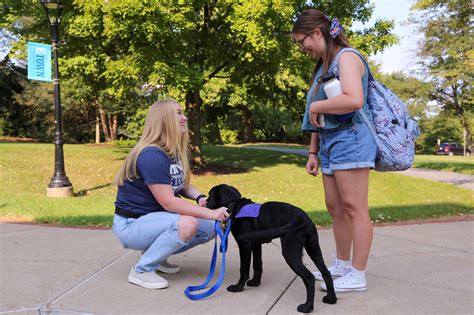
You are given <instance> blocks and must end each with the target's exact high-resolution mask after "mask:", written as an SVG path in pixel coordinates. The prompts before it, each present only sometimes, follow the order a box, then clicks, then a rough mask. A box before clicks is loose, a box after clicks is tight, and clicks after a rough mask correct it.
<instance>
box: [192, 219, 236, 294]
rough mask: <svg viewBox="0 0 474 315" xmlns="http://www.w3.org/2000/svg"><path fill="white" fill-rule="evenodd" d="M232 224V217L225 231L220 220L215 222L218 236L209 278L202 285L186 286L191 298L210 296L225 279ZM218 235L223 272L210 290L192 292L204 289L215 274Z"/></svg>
mask: <svg viewBox="0 0 474 315" xmlns="http://www.w3.org/2000/svg"><path fill="white" fill-rule="evenodd" d="M230 226H231V219H229V224H228V226H227V229H226V231H225V232H224V233H223V232H222V229H221V226H220V223H219V221H216V222H215V224H214V228H215V231H216V238H215V242H214V251H213V253H212V261H211V265H210V268H209V275H208V276H207V279H206V280H205V281H204V282H203V283H202V284H200V285H197V286H189V287H187V288H186V290H185V291H184V294H186V296H187V297H188V298H189V299H191V300H194V301H196V300H201V299H203V298H205V297H208V296H209V295H211V294H213V293H214V292H216V291H217V290H218V289H219V287H220V286H221V284H222V282H223V281H224V275H225V253H226V252H227V238H228V236H229V232H230ZM217 237H219V238H220V239H221V246H220V251H221V252H222V263H221V265H222V266H221V272H220V274H219V279H218V280H217V282H216V284H214V285H213V286H212V287H211V288H209V290H207V291H205V292H202V293H197V294H193V293H191V292H194V291H199V290H202V289H204V288H205V287H206V286H207V285H208V284H209V282H210V281H211V279H212V276H213V275H214V271H215V267H216V261H217Z"/></svg>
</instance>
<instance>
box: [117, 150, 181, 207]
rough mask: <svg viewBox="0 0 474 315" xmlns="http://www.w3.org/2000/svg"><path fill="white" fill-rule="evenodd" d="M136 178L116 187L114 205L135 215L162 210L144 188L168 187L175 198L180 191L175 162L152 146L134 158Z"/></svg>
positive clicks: (178, 169)
mask: <svg viewBox="0 0 474 315" xmlns="http://www.w3.org/2000/svg"><path fill="white" fill-rule="evenodd" d="M137 175H138V178H134V179H133V180H132V181H128V180H124V183H123V185H122V186H119V187H118V191H117V199H116V200H115V206H116V207H117V208H121V209H124V210H127V211H131V212H133V213H137V214H147V213H150V212H157V211H165V209H164V208H163V207H162V206H161V205H160V204H159V203H158V201H156V199H155V197H154V196H153V194H152V192H151V191H150V189H149V188H148V186H147V185H150V184H169V185H171V187H172V188H173V192H174V194H175V195H179V194H181V192H182V190H183V188H184V172H183V168H182V167H181V165H180V164H179V163H177V162H176V161H174V160H172V159H171V158H170V157H169V156H168V155H167V154H166V153H165V152H164V151H162V150H161V149H159V148H158V147H155V146H149V147H146V148H144V149H143V150H142V151H141V152H140V154H139V155H138V159H137Z"/></svg>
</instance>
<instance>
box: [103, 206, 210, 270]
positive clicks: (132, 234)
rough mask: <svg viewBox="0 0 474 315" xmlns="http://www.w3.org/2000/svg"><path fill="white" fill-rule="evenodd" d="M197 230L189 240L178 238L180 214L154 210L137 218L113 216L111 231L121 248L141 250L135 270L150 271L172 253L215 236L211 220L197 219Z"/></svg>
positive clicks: (182, 250) (202, 242)
mask: <svg viewBox="0 0 474 315" xmlns="http://www.w3.org/2000/svg"><path fill="white" fill-rule="evenodd" d="M197 221H198V229H197V232H196V235H194V237H193V238H192V239H191V240H190V241H183V240H181V238H180V237H179V230H178V222H179V214H177V213H171V212H167V211H160V212H153V213H149V214H147V215H144V216H141V217H139V218H138V219H134V218H125V217H122V216H119V215H114V223H113V226H112V230H113V231H114V233H115V236H117V238H118V239H119V240H120V242H121V243H122V245H123V247H124V248H129V249H135V250H141V251H144V253H143V255H142V256H141V258H140V260H139V261H138V263H137V264H136V265H135V271H136V272H149V271H153V270H156V269H157V268H158V266H159V265H160V264H161V263H162V262H163V261H165V260H166V259H167V258H168V257H169V256H171V255H173V254H178V253H182V252H184V251H186V250H188V249H190V248H192V247H194V246H196V245H199V244H204V243H206V242H208V241H209V240H211V239H212V238H213V237H214V221H212V220H204V219H197Z"/></svg>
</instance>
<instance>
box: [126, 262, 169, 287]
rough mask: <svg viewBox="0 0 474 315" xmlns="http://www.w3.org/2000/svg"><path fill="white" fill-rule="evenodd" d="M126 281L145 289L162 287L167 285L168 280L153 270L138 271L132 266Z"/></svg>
mask: <svg viewBox="0 0 474 315" xmlns="http://www.w3.org/2000/svg"><path fill="white" fill-rule="evenodd" d="M128 282H130V283H133V284H136V285H139V286H141V287H144V288H147V289H164V288H167V287H168V281H166V279H165V278H162V277H160V276H159V275H157V274H156V272H154V271H150V272H143V273H139V272H136V271H135V268H134V267H132V270H130V273H129V274H128Z"/></svg>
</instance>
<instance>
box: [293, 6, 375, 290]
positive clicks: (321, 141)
mask: <svg viewBox="0 0 474 315" xmlns="http://www.w3.org/2000/svg"><path fill="white" fill-rule="evenodd" d="M292 39H293V40H294V41H295V42H296V43H298V45H299V47H300V51H301V52H303V53H306V54H308V55H309V56H310V57H312V58H314V59H315V60H317V64H316V68H315V71H314V75H313V81H312V84H311V88H310V89H309V92H308V95H307V98H306V112H305V115H304V119H303V126H302V129H303V130H306V131H311V142H310V146H309V156H308V162H307V164H306V169H307V172H308V174H310V175H312V176H316V175H318V159H317V157H319V159H320V161H321V170H322V173H323V185H324V192H325V200H326V207H327V210H328V212H329V214H330V215H331V218H332V222H333V231H334V238H335V242H336V252H337V256H336V257H335V259H334V261H333V263H332V265H331V266H330V267H329V271H330V272H331V274H332V276H333V278H335V280H334V288H335V290H336V292H347V291H364V290H366V289H367V282H366V279H365V270H366V266H367V260H368V257H369V252H370V247H371V244H372V222H371V220H370V216H369V207H368V186H369V170H370V168H372V167H374V165H375V156H376V143H375V141H374V139H373V137H372V135H371V134H370V132H369V130H368V128H367V126H366V125H365V123H364V122H363V120H362V118H361V117H360V114H359V113H357V110H359V109H362V110H363V111H364V112H365V113H366V114H367V116H368V117H369V119H372V115H371V113H370V111H369V110H368V105H367V102H366V99H367V82H368V69H367V68H366V66H365V64H364V62H363V61H362V60H361V58H360V57H359V56H357V55H356V54H355V53H353V52H344V53H342V54H341V55H340V59H339V80H340V82H341V87H342V93H341V94H340V95H338V96H335V97H332V98H330V99H328V98H327V97H326V94H325V92H324V90H323V84H324V83H320V82H321V79H320V78H322V76H324V75H326V74H327V71H328V69H329V67H330V65H331V63H332V61H333V60H334V57H335V56H336V54H337V53H338V52H339V51H340V50H341V49H343V48H345V47H350V44H349V42H348V40H347V38H346V36H345V35H344V30H343V28H342V26H340V25H339V23H338V21H337V19H333V20H332V21H331V20H330V19H329V18H328V17H327V16H326V15H325V14H324V13H323V12H321V11H319V10H314V9H310V10H306V11H304V12H303V13H302V14H301V16H300V17H299V18H298V19H297V21H296V22H295V24H294V27H293V30H292ZM319 114H324V117H325V126H324V127H321V126H320V125H319V124H318V115H319ZM351 247H352V262H351ZM313 274H314V276H315V278H316V279H318V280H321V279H322V277H321V274H320V273H319V272H315V273H313ZM321 288H322V289H323V290H325V289H326V287H325V285H324V283H322V284H321Z"/></svg>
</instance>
